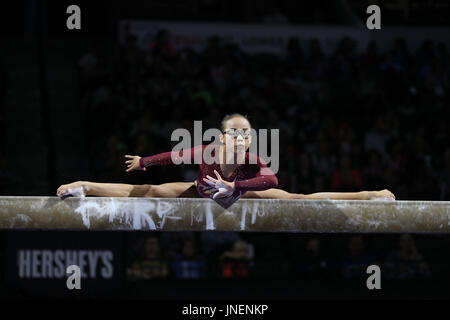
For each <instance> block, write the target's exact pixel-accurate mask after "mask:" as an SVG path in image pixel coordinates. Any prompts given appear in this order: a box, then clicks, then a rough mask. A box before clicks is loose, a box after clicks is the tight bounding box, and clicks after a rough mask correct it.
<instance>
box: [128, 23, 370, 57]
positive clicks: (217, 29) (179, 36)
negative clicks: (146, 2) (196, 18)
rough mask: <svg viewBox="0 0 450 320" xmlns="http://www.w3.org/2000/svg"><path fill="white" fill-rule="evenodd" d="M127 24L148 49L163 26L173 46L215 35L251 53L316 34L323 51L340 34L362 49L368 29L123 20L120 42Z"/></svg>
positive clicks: (195, 44)
mask: <svg viewBox="0 0 450 320" xmlns="http://www.w3.org/2000/svg"><path fill="white" fill-rule="evenodd" d="M127 28H128V30H129V32H131V33H132V34H134V35H135V36H137V39H138V46H139V47H140V48H142V49H149V48H150V46H151V43H152V41H153V39H154V37H155V35H156V34H157V32H158V31H159V30H163V29H166V30H169V31H170V34H171V40H172V43H173V45H174V47H175V49H180V48H184V47H190V48H192V49H193V50H202V49H203V48H204V47H205V46H206V44H207V40H208V38H209V37H211V36H214V35H218V36H220V37H221V38H222V40H223V41H224V42H233V43H236V44H238V45H239V46H240V48H241V49H242V50H244V51H245V52H247V53H250V54H254V53H259V52H268V53H274V54H282V53H283V52H284V50H285V47H286V44H287V43H288V41H289V39H290V38H292V37H298V38H299V39H300V42H301V43H302V44H303V45H306V42H309V41H310V40H311V39H313V38H317V39H319V41H320V43H321V45H322V49H323V50H324V52H325V53H326V54H328V53H330V52H331V51H332V50H334V49H335V48H336V45H337V44H338V42H339V41H340V40H341V39H342V38H343V37H351V38H352V39H353V40H354V41H356V45H357V49H358V50H365V49H366V47H367V43H368V39H369V33H368V30H367V29H366V28H362V27H341V26H328V27H326V26H295V25H262V24H254V25H252V24H234V23H193V22H164V21H140V20H122V21H121V22H120V25H119V40H120V41H121V42H123V41H124V39H125V33H126V30H127Z"/></svg>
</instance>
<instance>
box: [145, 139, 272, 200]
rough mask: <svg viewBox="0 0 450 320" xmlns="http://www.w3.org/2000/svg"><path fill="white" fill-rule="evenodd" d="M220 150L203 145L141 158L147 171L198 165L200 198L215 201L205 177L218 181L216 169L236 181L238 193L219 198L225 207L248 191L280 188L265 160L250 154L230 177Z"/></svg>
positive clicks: (223, 176)
mask: <svg viewBox="0 0 450 320" xmlns="http://www.w3.org/2000/svg"><path fill="white" fill-rule="evenodd" d="M207 148H208V149H207ZM205 149H206V150H205ZM217 150H218V146H215V145H200V146H196V147H194V148H191V149H188V150H181V151H172V152H165V153H160V154H156V155H154V156H150V157H145V158H141V159H140V166H141V167H142V168H143V167H148V166H163V165H170V164H179V163H182V162H183V163H197V164H199V169H200V170H199V172H198V175H197V180H196V186H197V191H198V193H199V195H200V196H202V197H204V198H212V196H213V194H211V193H209V192H208V190H210V189H211V186H209V185H208V184H207V183H206V182H204V181H203V178H206V176H207V175H209V176H211V177H214V178H215V174H214V170H216V171H217V172H219V174H220V176H221V177H222V179H224V180H225V181H229V182H231V181H235V184H234V185H235V190H234V192H233V194H232V195H231V196H229V197H226V198H220V199H215V200H216V201H217V202H218V203H219V204H220V205H222V206H224V207H228V206H230V205H231V204H232V203H234V202H235V201H236V200H238V199H239V198H240V197H242V195H243V194H244V193H245V192H246V191H259V190H267V189H270V188H274V187H276V186H277V185H278V179H277V177H276V176H275V174H274V173H273V172H272V170H270V169H269V168H268V167H267V164H266V163H265V161H264V160H263V159H261V158H260V157H258V156H257V155H254V154H251V153H248V152H246V154H245V161H244V163H243V164H242V165H240V166H238V167H237V168H236V169H235V170H234V172H233V173H232V174H231V175H230V176H228V177H226V176H225V175H224V174H223V172H222V170H221V168H220V163H219V161H218V156H216V151H217ZM207 155H211V158H212V159H213V161H211V159H207V158H205V157H206V156H207ZM209 163H211V164H209Z"/></svg>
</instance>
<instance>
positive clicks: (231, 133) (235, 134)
mask: <svg viewBox="0 0 450 320" xmlns="http://www.w3.org/2000/svg"><path fill="white" fill-rule="evenodd" d="M223 133H225V134H228V135H229V136H230V137H233V138H237V137H238V136H239V135H241V136H242V137H243V138H245V139H248V137H250V135H251V132H250V130H249V129H244V130H242V129H228V130H225V131H224V132H223Z"/></svg>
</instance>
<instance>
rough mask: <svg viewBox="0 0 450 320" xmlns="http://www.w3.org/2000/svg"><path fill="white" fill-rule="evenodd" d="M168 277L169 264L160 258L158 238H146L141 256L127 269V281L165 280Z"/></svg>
mask: <svg viewBox="0 0 450 320" xmlns="http://www.w3.org/2000/svg"><path fill="white" fill-rule="evenodd" d="M168 275H169V264H168V262H167V261H166V260H165V258H163V257H162V256H161V251H160V246H159V239H158V237H156V236H148V237H146V238H145V241H144V246H143V248H142V251H141V256H140V257H139V258H138V259H137V260H136V261H134V262H133V263H132V265H131V267H130V268H128V277H129V279H130V280H137V279H158V278H166V277H168Z"/></svg>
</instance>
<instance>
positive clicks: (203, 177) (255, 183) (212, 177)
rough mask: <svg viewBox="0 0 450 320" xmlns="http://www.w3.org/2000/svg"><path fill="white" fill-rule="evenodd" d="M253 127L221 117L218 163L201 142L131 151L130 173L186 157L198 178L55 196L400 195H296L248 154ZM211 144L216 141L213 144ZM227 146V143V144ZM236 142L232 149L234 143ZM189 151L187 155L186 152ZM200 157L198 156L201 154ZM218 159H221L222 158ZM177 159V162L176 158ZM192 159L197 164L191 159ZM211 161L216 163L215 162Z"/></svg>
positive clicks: (351, 195)
mask: <svg viewBox="0 0 450 320" xmlns="http://www.w3.org/2000/svg"><path fill="white" fill-rule="evenodd" d="M250 129H251V125H250V122H249V121H248V119H247V118H246V117H245V116H243V115H241V114H237V113H235V114H232V115H228V116H226V117H225V118H224V119H223V120H222V134H221V135H220V137H219V139H220V141H221V143H222V144H221V145H220V146H218V147H217V149H215V150H218V155H216V154H215V152H214V149H213V150H212V152H211V153H210V154H211V156H213V157H214V159H215V161H213V162H212V164H207V163H205V161H203V160H204V150H205V148H207V147H208V146H205V145H201V146H196V147H194V148H192V149H189V150H186V151H183V150H182V151H179V152H166V153H161V154H157V155H154V156H150V157H144V158H142V157H140V156H131V155H126V156H125V157H126V158H127V160H126V161H125V163H126V165H127V169H126V171H127V172H130V171H133V170H143V171H146V170H147V168H148V167H149V166H157V165H169V164H173V163H174V161H173V160H174V159H175V160H179V158H181V157H184V159H187V158H189V159H190V160H191V161H192V160H193V159H195V157H196V156H197V157H200V159H202V161H201V163H200V164H199V172H198V176H197V179H196V180H195V181H194V182H171V183H164V184H161V185H149V184H146V185H129V184H116V183H95V182H89V181H77V182H73V183H70V184H66V185H61V186H60V187H59V188H58V189H57V192H56V194H57V195H58V196H59V197H61V198H62V199H64V198H65V197H68V196H86V195H88V196H101V197H158V198H176V197H180V198H195V197H204V198H211V199H214V200H215V201H216V202H217V203H219V204H220V205H222V206H223V207H225V208H226V207H229V206H230V205H231V204H233V203H234V202H235V201H237V200H238V199H239V198H241V197H242V198H258V199H332V200H338V199H341V200H370V199H374V198H388V199H395V196H394V195H393V194H392V193H391V192H390V191H389V190H386V189H385V190H381V191H361V192H319V193H313V194H297V193H289V192H287V191H284V190H281V189H276V188H275V187H277V185H278V179H277V177H276V176H275V174H274V173H273V172H272V170H270V169H269V168H268V167H267V165H266V163H265V162H264V160H262V159H261V158H259V157H258V156H256V155H254V154H251V153H249V152H247V150H248V148H249V146H250V144H251V135H250ZM210 146H212V145H210ZM227 146H228V147H227ZM230 146H231V147H230ZM185 152H187V154H186V153H185ZM197 159H198V158H197ZM217 160H218V161H217ZM250 160H253V161H250ZM177 163H178V162H177ZM191 163H193V162H191ZM210 163H211V162H210Z"/></svg>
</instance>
